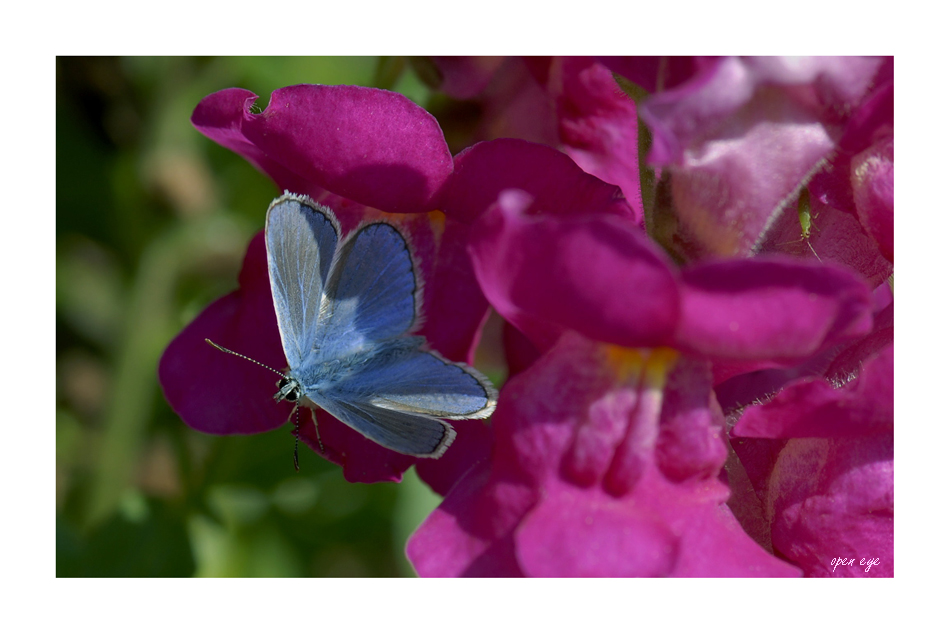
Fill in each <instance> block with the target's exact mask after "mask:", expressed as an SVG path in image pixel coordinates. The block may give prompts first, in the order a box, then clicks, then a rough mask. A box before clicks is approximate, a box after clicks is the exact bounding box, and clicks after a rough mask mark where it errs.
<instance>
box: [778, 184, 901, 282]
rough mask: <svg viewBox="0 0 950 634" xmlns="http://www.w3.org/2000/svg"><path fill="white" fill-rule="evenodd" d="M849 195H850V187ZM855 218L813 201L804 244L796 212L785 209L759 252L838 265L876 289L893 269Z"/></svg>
mask: <svg viewBox="0 0 950 634" xmlns="http://www.w3.org/2000/svg"><path fill="white" fill-rule="evenodd" d="M848 191H849V195H850V192H851V189H850V186H849V187H848ZM851 206H852V207H853V206H854V204H853V202H852V203H851ZM855 214H856V212H855V213H848V212H845V211H840V210H839V209H836V208H834V207H831V206H828V205H826V204H825V203H823V202H821V200H818V199H812V204H811V224H812V228H811V235H810V236H809V237H808V239H807V240H806V239H805V238H804V237H803V236H802V227H801V222H800V220H799V218H798V214H797V213H796V210H795V209H793V208H787V209H786V210H785V211H784V212H782V214H780V215H779V217H778V218H777V219H776V221H775V223H774V224H773V225H772V227H771V228H770V229H769V233H768V236H767V238H766V240H765V241H764V242H763V244H762V245H761V247H760V248H761V250H762V252H764V253H785V254H789V255H794V256H799V257H802V258H805V259H807V260H810V261H812V262H818V261H819V260H818V258H820V259H821V260H820V261H821V262H822V263H823V264H829V263H832V262H837V263H839V264H843V265H844V266H846V267H848V268H850V269H852V270H853V271H856V272H858V273H860V274H861V275H862V276H864V279H865V280H866V281H867V283H868V284H869V285H870V286H872V287H873V286H877V285H879V284H880V283H881V282H883V281H884V280H886V279H887V278H888V277H889V276H890V275H891V273H893V272H894V267H893V264H892V263H891V262H889V261H888V260H887V259H886V258H885V257H884V256H883V255H882V254H881V250H880V248H879V247H878V244H877V243H876V242H875V241H874V240H873V239H872V238H871V237H870V236H869V235H868V234H867V233H866V231H865V229H864V228H863V227H862V226H861V223H860V222H859V220H858V218H857V216H856V215H855ZM891 218H892V219H893V216H892V217H891ZM892 225H893V223H892ZM891 231H892V233H893V229H891Z"/></svg>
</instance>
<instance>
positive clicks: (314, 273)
mask: <svg viewBox="0 0 950 634" xmlns="http://www.w3.org/2000/svg"><path fill="white" fill-rule="evenodd" d="M339 236H340V227H339V223H338V222H337V219H336V217H334V216H333V213H332V212H331V211H330V210H329V209H327V208H325V207H322V206H320V205H317V204H316V203H314V202H313V201H311V200H310V199H309V198H307V197H305V196H297V195H294V194H285V195H283V196H281V197H280V198H278V199H277V200H275V201H274V202H273V203H271V206H270V208H269V209H268V210H267V222H266V225H265V238H266V242H267V272H268V275H269V276H270V287H271V294H272V295H273V298H274V309H275V311H276V312H277V325H278V327H279V329H280V340H281V342H282V343H283V346H284V354H285V355H286V357H287V363H288V364H290V367H291V368H297V367H299V366H300V364H301V363H302V362H303V360H304V359H306V358H307V356H308V355H309V354H310V351H311V350H312V349H313V346H314V344H315V343H316V341H317V334H318V328H319V325H318V322H319V315H320V308H321V303H322V300H323V293H324V287H325V285H326V281H327V280H328V279H329V276H330V268H331V264H332V262H333V255H334V253H335V252H336V247H337V242H338V241H339Z"/></svg>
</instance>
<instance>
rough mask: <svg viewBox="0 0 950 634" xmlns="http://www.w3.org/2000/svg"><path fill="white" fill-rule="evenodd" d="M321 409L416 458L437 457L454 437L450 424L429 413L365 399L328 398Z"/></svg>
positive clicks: (385, 445)
mask: <svg viewBox="0 0 950 634" xmlns="http://www.w3.org/2000/svg"><path fill="white" fill-rule="evenodd" d="M324 409H326V410H327V412H329V413H330V414H331V415H333V416H334V417H336V418H337V419H339V420H340V421H342V422H343V423H346V424H347V425H349V426H350V427H352V428H353V429H355V430H356V431H358V432H359V433H361V434H363V435H364V436H366V437H367V438H369V439H370V440H372V441H373V442H376V443H378V444H380V445H382V446H383V447H386V448H387V449H392V450H393V451H395V452H398V453H401V454H406V455H409V456H416V457H419V458H438V457H440V456H441V455H442V454H444V453H445V450H446V449H448V448H449V445H451V444H452V441H453V440H455V430H454V429H452V426H451V425H449V424H448V423H446V422H445V421H441V420H439V419H437V418H432V417H431V416H422V415H419V414H410V413H407V412H399V411H393V410H387V409H384V408H382V407H376V406H374V405H370V404H369V403H366V402H361V403H347V402H344V401H332V402H327V403H325V404H324Z"/></svg>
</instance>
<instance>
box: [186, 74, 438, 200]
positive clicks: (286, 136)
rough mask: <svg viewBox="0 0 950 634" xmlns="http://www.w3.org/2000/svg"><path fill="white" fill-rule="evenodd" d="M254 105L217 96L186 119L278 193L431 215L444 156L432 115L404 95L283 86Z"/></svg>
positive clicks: (234, 93)
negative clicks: (323, 195) (256, 108)
mask: <svg viewBox="0 0 950 634" xmlns="http://www.w3.org/2000/svg"><path fill="white" fill-rule="evenodd" d="M255 99H256V95H254V94H253V93H251V92H249V91H246V90H239V89H229V90H224V91H221V92H218V93H215V94H213V95H210V96H208V97H206V98H205V99H204V100H202V102H201V103H200V104H199V105H198V107H197V108H196V109H195V112H194V114H193V115H192V122H193V123H194V125H195V127H197V128H198V130H200V131H201V132H202V133H203V134H205V135H206V136H208V137H209V138H211V139H212V140H214V141H217V142H219V143H221V144H222V145H224V146H225V147H228V148H230V149H232V150H234V151H235V152H238V153H239V154H241V155H242V156H244V157H245V158H247V159H248V160H249V161H251V162H252V163H253V164H254V165H256V166H257V167H258V168H260V169H262V170H263V171H264V172H266V173H267V174H268V175H269V176H270V177H271V178H273V179H274V180H275V181H276V182H277V184H278V186H280V187H281V188H284V189H290V190H291V191H295V192H299V193H310V194H315V196H316V197H317V198H319V194H318V193H316V192H314V186H317V187H320V188H322V189H324V190H329V191H332V192H333V193H334V194H336V195H338V196H343V197H345V198H349V199H350V200H354V201H356V202H358V203H361V204H364V205H368V206H371V207H375V208H377V209H382V210H384V211H389V212H396V213H409V212H422V211H425V212H427V211H431V210H432V209H435V207H436V206H435V205H434V204H433V196H434V195H435V193H436V192H437V191H438V190H439V188H440V187H441V186H442V184H443V182H444V181H445V179H446V178H447V177H448V175H449V174H451V173H452V155H451V154H450V153H449V149H448V146H447V145H446V143H445V138H444V137H443V136H442V130H441V129H440V128H439V124H438V123H437V122H436V120H435V118H434V117H433V116H432V115H430V114H429V113H428V112H426V111H425V110H423V109H422V108H420V107H419V106H417V105H416V104H414V103H413V102H412V101H410V100H409V99H407V98H406V97H403V96H402V95H399V94H397V93H392V92H389V91H386V90H379V89H375V88H363V87H359V86H314V85H300V86H290V87H288V88H281V89H279V90H275V91H274V93H273V94H272V95H271V99H270V103H269V104H268V106H267V109H266V110H264V111H263V112H261V113H254V112H252V110H251V106H252V105H253V103H254V100H255ZM380 113H385V116H381V115H380ZM306 185H309V187H306Z"/></svg>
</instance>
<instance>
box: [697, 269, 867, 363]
mask: <svg viewBox="0 0 950 634" xmlns="http://www.w3.org/2000/svg"><path fill="white" fill-rule="evenodd" d="M683 282H684V284H685V289H684V292H683V308H682V320H681V321H680V326H679V328H680V329H679V333H678V340H679V345H680V346H682V347H683V348H685V349H688V350H691V351H693V352H695V353H698V354H701V355H709V356H714V357H721V358H725V359H776V360H782V359H786V360H791V359H803V358H805V357H808V356H811V355H812V354H815V353H816V352H817V351H818V350H819V349H821V348H823V347H826V346H830V345H833V344H835V343H839V342H843V341H846V340H848V339H850V338H855V337H858V336H861V335H863V334H865V333H867V332H868V331H869V330H870V328H871V324H872V319H871V291H870V290H869V289H868V287H867V286H866V285H865V284H864V282H862V281H861V280H860V279H858V278H857V277H855V275H854V274H852V273H851V272H850V271H847V270H845V269H842V268H838V267H831V266H820V265H811V264H805V263H798V262H795V261H791V260H788V259H780V258H766V257H762V258H756V259H754V260H726V261H720V262H708V263H703V264H698V265H694V266H692V267H689V268H687V269H684V271H683Z"/></svg>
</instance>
